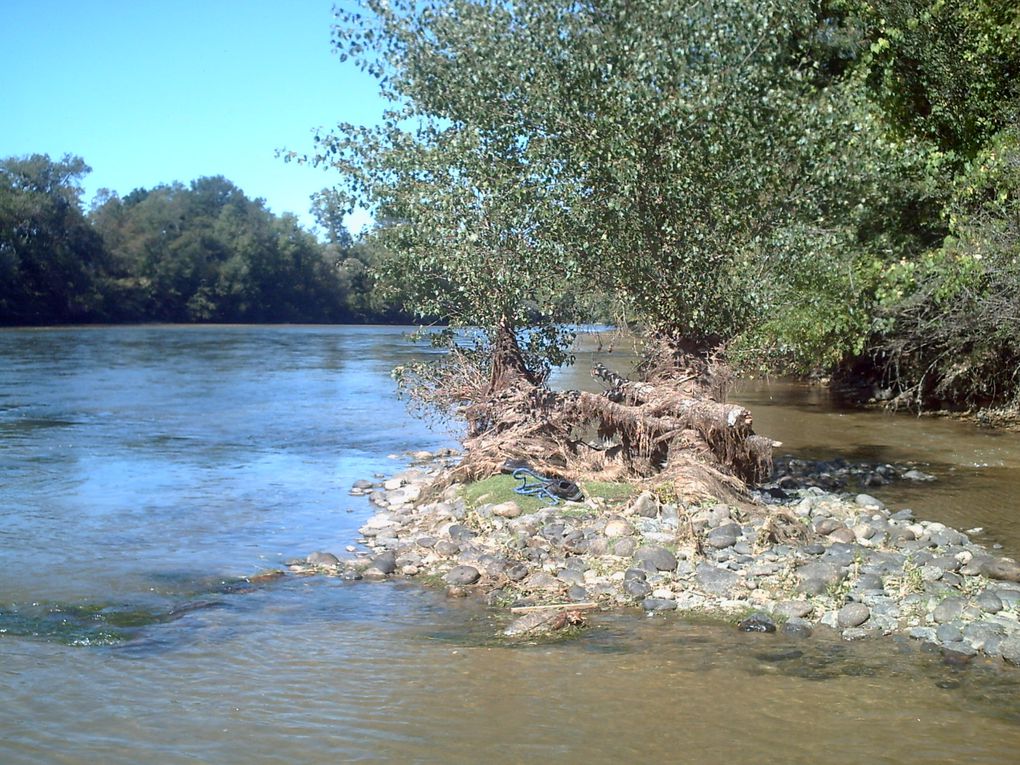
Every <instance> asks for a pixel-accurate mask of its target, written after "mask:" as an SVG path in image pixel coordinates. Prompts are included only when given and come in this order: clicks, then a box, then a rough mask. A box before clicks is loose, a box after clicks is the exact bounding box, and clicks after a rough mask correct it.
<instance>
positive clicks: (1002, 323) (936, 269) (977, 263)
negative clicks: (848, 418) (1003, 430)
mask: <svg viewBox="0 0 1020 765" xmlns="http://www.w3.org/2000/svg"><path fill="white" fill-rule="evenodd" d="M948 210H949V213H950V214H949V221H950V236H949V237H948V238H947V239H946V241H945V243H944V245H943V246H942V247H941V248H939V249H937V250H932V251H930V252H928V253H926V254H925V255H924V256H923V257H921V258H918V259H915V260H910V261H907V260H904V261H902V262H900V263H898V264H896V266H895V267H894V268H891V269H889V271H888V273H887V274H886V280H885V284H884V285H883V290H882V293H881V297H882V303H881V309H882V311H881V314H880V316H881V318H882V321H883V322H884V325H885V326H884V330H885V335H884V338H885V339H884V344H883V348H882V351H883V353H884V354H885V355H886V356H887V358H888V363H889V365H890V368H891V369H893V370H894V374H895V377H894V378H893V379H892V382H893V384H894V385H895V387H896V388H897V389H898V391H899V392H901V393H902V396H901V401H903V402H905V403H910V404H912V405H915V406H933V405H939V404H944V403H949V404H957V405H966V406H988V405H996V404H1004V403H1007V404H1012V405H1014V406H1016V405H1017V404H1018V403H1020V130H1018V129H1017V128H1015V127H1011V128H1008V129H1006V130H1004V131H1002V132H1001V133H1000V134H999V135H997V136H995V137H994V138H993V139H992V140H991V141H989V143H988V144H987V145H986V146H985V147H984V148H983V149H982V150H981V151H980V152H979V153H978V154H977V155H976V156H975V157H974V159H973V160H972V161H971V162H969V163H968V164H967V165H966V168H965V171H964V172H963V173H962V174H961V175H960V176H959V177H958V178H957V179H956V183H955V184H954V186H953V195H952V199H951V201H950V204H949V207H948Z"/></svg>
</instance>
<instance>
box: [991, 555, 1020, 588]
mask: <svg viewBox="0 0 1020 765" xmlns="http://www.w3.org/2000/svg"><path fill="white" fill-rule="evenodd" d="M981 573H982V574H983V575H984V576H987V577H988V578H989V579H998V580H1001V581H1004V582H1020V566H1018V565H1017V564H1016V563H1014V562H1013V561H1010V560H1006V559H1005V558H1001V559H998V560H995V559H993V560H990V561H988V562H987V563H985V564H984V565H982V566H981Z"/></svg>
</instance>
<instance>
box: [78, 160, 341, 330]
mask: <svg viewBox="0 0 1020 765" xmlns="http://www.w3.org/2000/svg"><path fill="white" fill-rule="evenodd" d="M93 220H94V221H95V225H96V228H97V230H99V231H100V232H101V233H102V234H103V236H104V239H105V240H106V241H107V242H108V243H109V247H110V252H111V256H112V258H113V260H114V262H115V263H117V264H118V266H119V272H118V273H116V274H115V275H114V276H115V283H116V284H117V286H118V288H119V289H120V291H121V292H122V293H123V296H124V302H122V303H121V308H122V310H123V311H124V312H125V313H123V314H121V315H119V316H117V317H116V318H143V317H144V318H148V319H158V320H163V321H303V320H322V319H327V320H330V319H331V320H340V319H342V318H344V317H345V313H346V312H345V309H344V305H343V292H342V290H341V285H340V281H339V278H338V277H339V275H338V272H337V269H336V268H334V266H333V263H332V262H330V260H329V259H328V257H327V254H326V253H325V251H324V250H323V248H322V246H320V245H319V243H318V242H317V241H316V240H315V239H314V237H312V236H311V235H310V234H309V233H307V232H305V231H303V230H302V229H301V228H300V226H299V225H298V223H297V220H296V219H295V218H293V217H292V216H283V217H277V216H274V215H273V214H271V213H270V212H269V211H268V210H266V209H265V207H264V205H263V204H262V202H261V200H254V201H253V200H250V199H248V198H247V197H246V196H245V195H244V193H243V192H242V191H241V190H240V189H238V188H237V187H236V186H234V185H233V184H232V183H230V181H228V180H226V179H225V178H222V177H213V178H200V179H198V180H196V181H193V182H192V183H191V185H190V186H189V187H185V186H183V185H181V184H179V183H177V184H172V185H167V186H158V187H156V188H154V189H151V190H148V191H142V190H140V191H136V192H133V193H132V194H131V195H129V196H128V197H126V198H125V199H124V200H123V201H122V200H120V199H118V198H116V197H108V198H106V199H105V200H104V201H103V202H102V204H100V205H99V206H98V207H97V208H96V209H95V210H94V212H93ZM131 312H138V314H136V315H131Z"/></svg>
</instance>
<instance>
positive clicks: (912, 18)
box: [845, 0, 1020, 157]
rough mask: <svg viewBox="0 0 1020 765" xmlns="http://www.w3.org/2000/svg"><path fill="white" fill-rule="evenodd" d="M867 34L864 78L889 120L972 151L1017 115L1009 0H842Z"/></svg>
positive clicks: (1018, 44)
mask: <svg viewBox="0 0 1020 765" xmlns="http://www.w3.org/2000/svg"><path fill="white" fill-rule="evenodd" d="M845 5H846V7H847V8H848V9H849V10H850V11H851V12H852V13H853V14H855V15H856V17H857V18H858V19H859V20H860V22H861V23H862V27H863V29H862V31H863V34H864V36H865V38H866V39H867V41H868V48H867V52H866V61H865V65H866V67H867V71H868V84H869V86H870V88H871V91H872V92H873V93H874V95H875V97H876V99H877V100H878V102H879V103H880V104H881V105H882V106H883V107H884V109H885V112H886V114H887V115H888V117H889V119H890V121H891V122H892V123H893V124H895V125H896V126H898V127H899V128H900V129H901V130H903V131H906V132H908V133H909V134H911V135H915V136H919V137H922V138H925V139H928V140H930V141H932V142H933V143H934V144H935V145H936V146H937V147H938V148H939V149H940V150H941V151H946V152H956V153H958V154H960V155H962V156H964V157H971V156H973V155H974V154H975V153H977V152H978V151H980V150H981V148H982V147H983V146H984V144H985V143H986V142H987V141H988V140H989V139H991V137H992V136H993V135H995V134H996V133H997V132H998V131H999V130H1001V129H1002V128H1003V127H1005V126H1006V125H1007V124H1009V123H1010V122H1012V121H1014V120H1015V119H1016V104H1017V99H1018V98H1020V11H1018V9H1017V4H1016V3H1015V2H1013V0H959V1H957V2H946V1H945V0H846V3H845Z"/></svg>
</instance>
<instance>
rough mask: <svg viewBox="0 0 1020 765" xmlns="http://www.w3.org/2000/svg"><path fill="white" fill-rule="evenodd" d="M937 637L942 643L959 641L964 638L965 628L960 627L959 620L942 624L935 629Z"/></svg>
mask: <svg viewBox="0 0 1020 765" xmlns="http://www.w3.org/2000/svg"><path fill="white" fill-rule="evenodd" d="M935 637H936V638H938V640H939V642H940V643H958V642H960V641H961V640H963V630H961V629H960V627H959V622H949V623H948V624H940V625H939V626H938V627H937V628H936V630H935Z"/></svg>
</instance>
